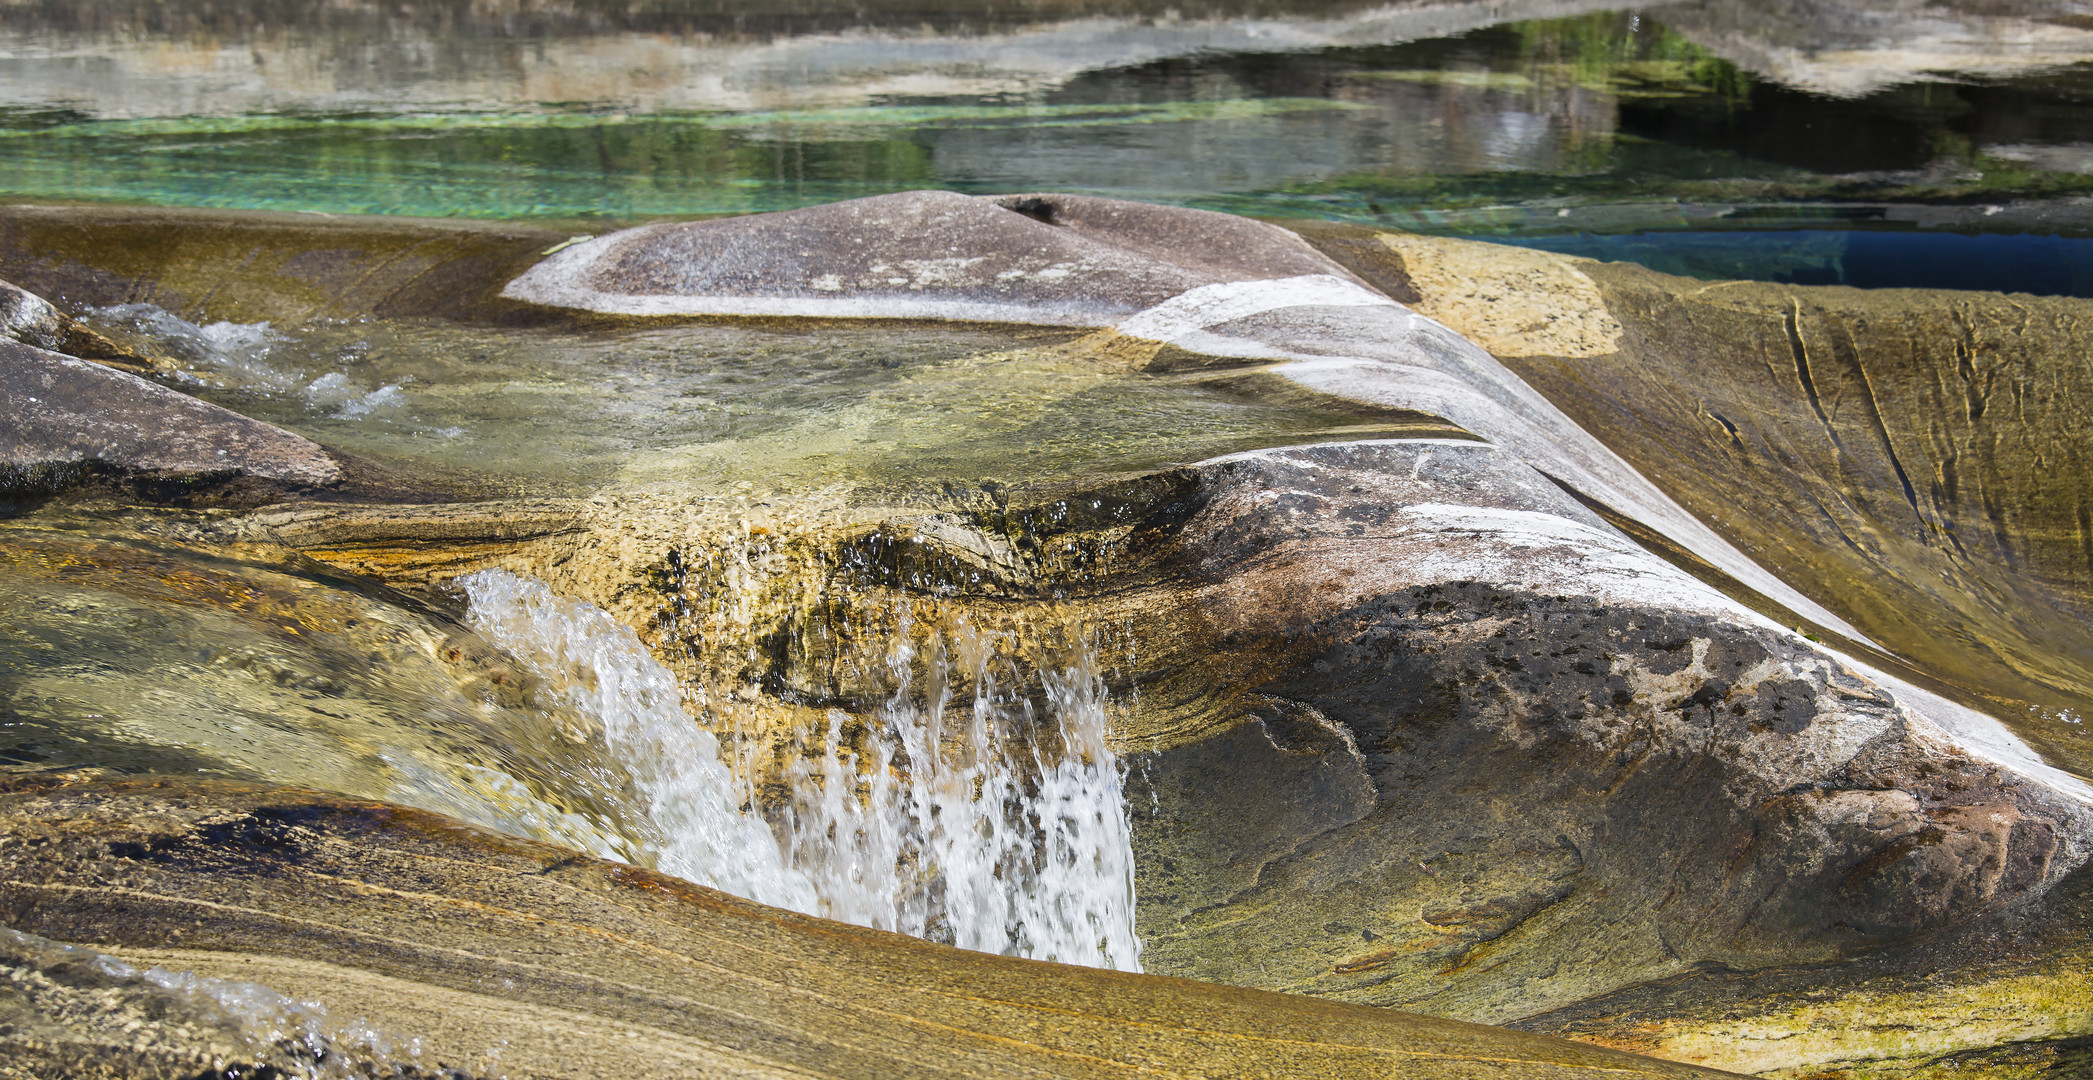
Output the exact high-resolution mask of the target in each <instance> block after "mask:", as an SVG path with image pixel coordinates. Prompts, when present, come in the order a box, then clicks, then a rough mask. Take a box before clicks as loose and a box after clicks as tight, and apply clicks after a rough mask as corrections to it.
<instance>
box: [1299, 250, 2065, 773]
mask: <svg viewBox="0 0 2093 1080" xmlns="http://www.w3.org/2000/svg"><path fill="white" fill-rule="evenodd" d="M1367 235H1369V236H1371V235H1372V234H1367ZM1370 242H1371V243H1372V244H1373V245H1374V247H1375V248H1377V249H1378V251H1375V250H1370V249H1365V248H1356V247H1341V248H1340V247H1333V250H1338V251H1341V252H1342V253H1344V254H1346V257H1347V259H1348V261H1349V262H1351V264H1352V265H1353V266H1354V267H1355V268H1358V269H1360V270H1362V271H1364V272H1367V273H1369V274H1370V275H1372V274H1376V273H1377V274H1378V276H1377V281H1378V282H1379V284H1380V285H1381V286H1382V287H1383V288H1387V289H1390V290H1393V291H1397V292H1405V291H1407V293H1408V294H1410V295H1412V296H1414V299H1413V301H1412V302H1413V304H1414V305H1415V306H1416V307H1417V308H1418V309H1419V310H1421V311H1425V312H1428V313H1430V314H1432V315H1433V316H1435V317H1437V318H1440V319H1442V320H1444V321H1446V322H1447V323H1448V324H1449V325H1451V326H1453V327H1455V328H1457V329H1460V330H1461V331H1463V332H1464V333H1466V334H1468V335H1470V336H1471V337H1472V338H1473V339H1474V340H1476V341H1477V342H1479V343H1480V344H1482V345H1484V346H1485V347H1486V348H1488V349H1490V350H1491V351H1492V352H1493V353H1495V354H1496V355H1498V356H1499V357H1502V358H1503V359H1504V360H1505V362H1506V363H1507V364H1508V365H1509V366H1511V367H1512V368H1513V369H1514V370H1516V371H1518V372H1519V373H1520V375H1521V377H1522V378H1524V379H1525V380H1526V381H1527V382H1528V383H1530V384H1531V385H1533V386H1534V387H1536V388H1537V389H1539V390H1541V391H1542V392H1543V393H1546V394H1547V395H1548V396H1549V398H1550V400H1551V401H1553V402H1554V403H1556V404H1558V405H1560V406H1561V407H1562V408H1563V409H1564V410H1565V411H1566V412H1568V413H1569V414H1570V415H1571V416H1573V417H1575V418H1576V420H1577V421H1578V423H1579V424H1580V425H1581V426H1582V427H1583V428H1585V429H1586V430H1589V431H1591V432H1593V433H1595V434H1597V435H1598V436H1599V437H1600V438H1602V439H1604V440H1605V441H1606V442H1607V443H1608V445H1609V446H1611V447H1613V448H1614V449H1616V450H1618V451H1619V452H1620V453H1621V454H1622V455H1623V456H1624V457H1625V458H1627V460H1629V461H1630V462H1633V463H1634V464H1635V465H1636V466H1637V467H1638V468H1639V469H1640V470H1641V471H1642V472H1643V474H1644V475H1647V476H1649V477H1650V478H1651V479H1653V480H1654V481H1655V482H1656V483H1657V484H1658V485H1659V486H1661V487H1663V488H1664V489H1665V491H1666V492H1667V493H1669V494H1670V495H1672V496H1673V497H1674V498H1676V499H1678V500H1679V502H1680V503H1681V504H1682V505H1684V506H1687V507H1689V508H1691V509H1692V510H1693V511H1694V512H1695V513H1696V515H1697V516H1698V517H1699V518H1700V519H1701V520H1704V521H1706V522H1708V523H1709V524H1710V525H1711V526H1713V527H1714V528H1715V529H1716V530H1718V531H1720V532H1721V533H1723V534H1724V535H1725V536H1726V537H1728V538H1729V539H1730V540H1731V541H1732V542H1734V543H1736V544H1737V545H1738V546H1739V547H1740V548H1741V549H1743V550H1744V551H1747V552H1750V553H1752V554H1753V555H1754V557H1755V558H1756V559H1757V560H1758V561H1759V562H1761V563H1762V564H1768V565H1771V566H1773V567H1775V568H1777V569H1778V570H1779V572H1780V573H1781V574H1782V576H1783V577H1784V578H1785V579H1786V580H1787V581H1789V582H1790V583H1792V584H1794V585H1796V586H1797V587H1798V588H1800V589H1801V590H1802V591H1804V592H1805V593H1808V594H1810V595H1812V596H1813V597H1816V598H1818V599H1820V600H1821V602H1823V603H1824V604H1825V605H1826V606H1828V607H1829V608H1831V609H1832V610H1834V611H1837V612H1838V613H1839V614H1840V615H1841V616H1842V617H1843V618H1844V619H1846V620H1847V621H1848V622H1850V623H1851V624H1852V625H1853V626H1855V627H1857V628H1859V629H1860V630H1861V631H1862V632H1863V633H1865V634H1867V635H1868V636H1869V638H1871V639H1872V640H1873V641H1874V642H1875V643H1876V644H1878V645H1879V646H1880V647H1881V648H1882V649H1884V650H1886V651H1887V655H1886V656H1884V657H1883V660H1884V661H1885V662H1899V663H1900V666H1904V667H1906V669H1907V670H1915V671H1917V672H1920V673H1923V675H1925V676H1927V677H1930V678H1932V679H1936V680H1941V681H1942V682H1944V683H1946V684H1948V685H1949V686H1951V687H1954V688H1957V689H1958V690H1959V692H1960V693H1962V694H1964V695H1967V696H1968V698H1967V699H1968V700H1970V701H1972V702H1977V703H1980V704H1981V706H1982V707H1983V708H1985V709H1987V710H1988V711H1992V712H1994V713H1995V714H1996V715H1997V716H1998V717H1999V718H2000V719H2001V720H2003V721H2005V723H2006V724H2007V725H2008V726H2009V727H2011V728H2012V729H2013V731H2014V732H2015V733H2016V734H2017V735H2019V736H2020V737H2021V738H2022V739H2024V740H2026V741H2027V742H2028V743H2029V744H2030V745H2031V746H2033V747H2035V748H2036V749H2038V750H2039V751H2041V752H2042V754H2043V755H2044V756H2045V757H2046V758H2047V759H2048V760H2049V761H2050V762H2051V763H2053V764H2055V765H2057V766H2059V767H2061V768H2065V769H2069V770H2072V771H2074V772H2077V773H2078V774H2079V775H2081V776H2084V775H2086V774H2087V773H2088V772H2093V743H2089V742H2088V739H2089V736H2088V734H2087V729H2086V726H2085V724H2084V723H2083V718H2084V717H2085V716H2086V714H2087V711H2088V709H2089V708H2093V669H2089V667H2088V663H2089V658H2093V638H2089V637H2088V635H2087V632H2086V618H2087V611H2088V604H2089V600H2088V597H2089V595H2093V593H2089V589H2093V555H2089V549H2088V548H2087V546H2086V538H2087V535H2088V533H2087V529H2086V525H2085V521H2086V509H2085V496H2084V488H2085V484H2084V477H2085V476H2086V474H2087V469H2088V467H2089V465H2088V463H2087V461H2086V460H2085V452H2084V447H2083V446H2082V445H2081V442H2080V440H2079V439H2078V438H2077V432H2078V431H2079V430H2080V428H2081V426H2082V420H2083V417H2084V415H2085V413H2086V410H2087V407H2088V389H2087V381H2086V378H2085V374H2086V369H2085V363H2084V357H2085V354H2086V350H2087V348H2088V345H2089V344H2093V302H2088V301H2086V300H2080V299H2073V298H2068V297H2034V296H2022V295H2011V296H2009V295H2002V294H1996V293H1977V292H1970V293H1954V292H1940V291H1917V290H1873V291H1864V290H1857V289H1843V288H1811V287H1796V286H1782V285H1773V284H1761V283H1752V282H1720V283H1709V282H1702V281H1692V280H1687V279H1683V278H1675V277H1669V276H1666V275H1662V274H1655V273H1652V272H1650V271H1647V270H1644V269H1642V268H1640V267H1637V266H1634V265H1632V264H1626V263H1596V262H1592V261H1589V260H1582V259H1569V258H1563V257H1559V256H1555V255H1550V254H1545V253H1538V252H1526V251H1519V250H1516V249H1507V248H1503V247H1499V246H1496V245H1487V244H1471V243H1462V242H1459V241H1447V240H1432V239H1425V238H1420V237H1406V236H1400V235H1395V234H1380V235H1379V236H1378V237H1377V238H1373V239H1371V241H1370ZM1345 243H1347V244H1348V243H1350V241H1349V240H1347V241H1345ZM1377 260H1378V261H1377ZM1374 267H1378V268H1379V269H1378V271H1375V270H1374V269H1372V268H1374ZM1805 617H1806V616H1805Z"/></svg>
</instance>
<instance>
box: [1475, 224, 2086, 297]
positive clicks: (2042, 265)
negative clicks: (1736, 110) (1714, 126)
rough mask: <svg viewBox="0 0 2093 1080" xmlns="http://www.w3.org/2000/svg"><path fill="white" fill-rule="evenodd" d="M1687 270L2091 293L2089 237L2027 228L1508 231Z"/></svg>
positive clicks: (1549, 246)
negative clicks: (1988, 230)
mask: <svg viewBox="0 0 2093 1080" xmlns="http://www.w3.org/2000/svg"><path fill="white" fill-rule="evenodd" d="M1510 239H1512V240H1513V242H1514V243H1518V244H1521V245H1523V246H1527V247H1537V248H1543V249H1546V250H1548V251H1559V252H1562V253H1564V254H1567V255H1582V256H1585V257H1587V258H1594V259H1602V260H1606V261H1608V262H1633V263H1641V264H1642V265H1644V266H1647V267H1650V268H1651V269H1653V270H1662V271H1664V272H1666V273H1670V274H1683V275H1685V276H1687V277H1697V278H1705V279H1708V280H1717V281H1719V280H1724V279H1734V278H1745V279H1750V280H1757V281H1782V282H1789V283H1792V284H1796V285H1852V286H1855V287H1858V288H1863V289H1991V290H1996V291H1998V292H2017V293H2032V294H2034V295H2036V296H2079V297H2093V239H2086V238H2083V237H2067V236H2054V235H2044V234H2039V233H2037V234H2027V233H1957V232H1916V231H1877V230H1870V229H1847V230H1833V229H1776V230H1766V231H1730V232H1710V231H1700V230H1682V231H1677V232H1640V233H1628V234H1625V235H1616V236H1605V235H1598V234H1593V233H1580V234H1576V235H1570V236H1519V237H1514V238H1510Z"/></svg>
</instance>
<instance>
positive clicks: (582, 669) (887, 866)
mask: <svg viewBox="0 0 2093 1080" xmlns="http://www.w3.org/2000/svg"><path fill="white" fill-rule="evenodd" d="M458 584H459V585H460V586H461V587H462V588H463V589H464V590H465V592H466V594H467V596H468V597H469V598H470V601H471V607H470V609H469V613H468V618H469V620H470V622H471V623H472V625H473V627H474V629H476V630H478V631H479V632H480V633H481V634H482V635H483V636H485V637H487V638H488V639H489V640H490V641H492V642H494V643H495V644H496V645H498V646H500V647H501V648H502V649H503V650H504V651H506V652H508V653H509V654H510V655H512V656H513V657H515V658H516V659H517V660H518V661H519V662H521V663H522V664H523V665H524V666H525V667H527V668H528V669H529V670H530V671H531V673H532V674H533V675H534V676H535V677H537V678H538V679H539V680H541V683H542V685H541V686H540V688H539V690H538V693H539V694H540V695H541V698H543V699H548V700H547V703H548V704H556V705H558V706H560V707H563V708H567V709H572V710H575V711H577V712H579V713H581V714H583V715H585V716H587V717H590V718H591V719H593V720H594V721H595V722H596V723H597V724H598V725H599V726H600V729H601V732H602V735H601V738H602V742H603V747H602V749H603V750H604V751H605V754H606V756H607V757H608V758H609V759H611V760H613V761H615V762H616V763H617V764H618V766H619V767H620V768H622V769H623V770H625V771H626V772H627V773H629V774H630V779H631V786H632V787H633V788H634V789H635V795H636V798H635V799H634V800H633V803H634V805H632V806H631V807H629V808H628V812H627V813H625V814H624V815H623V817H622V818H621V819H620V820H619V821H617V822H611V823H604V827H605V828H608V829H610V830H612V831H614V832H616V833H617V834H618V836H617V838H615V839H613V840H610V841H608V842H607V844H596V845H591V844H590V843H589V840H590V838H591V837H592V836H594V835H596V831H597V824H598V823H592V822H588V821H585V820H583V819H580V818H578V817H576V816H574V815H566V816H563V817H548V815H547V812H546V811H545V810H544V809H539V808H540V807H543V804H542V803H538V802H537V801H536V800H534V799H528V798H523V797H521V796H518V795H516V793H514V792H510V791H508V790H507V789H506V788H503V787H501V786H500V785H499V784H498V783H497V784H494V785H492V786H490V785H488V784H485V783H478V784H472V785H461V784H451V785H449V786H448V787H445V788H443V789H442V790H443V791H445V792H451V793H452V794H451V797H454V798H457V799H459V800H461V801H463V802H464V803H465V805H467V807H468V808H477V807H480V806H481V805H482V804H483V803H486V802H489V801H490V800H491V801H494V802H497V803H499V804H500V806H501V808H502V809H501V810H498V811H495V813H499V812H507V813H509V814H511V815H514V814H516V813H518V812H523V813H526V814H527V815H528V821H527V822H526V824H527V825H529V826H530V828H531V831H533V832H538V833H544V832H548V831H551V832H554V833H555V834H556V835H555V836H554V837H550V838H555V839H561V840H563V841H565V842H569V843H573V844H575V845H576V846H580V847H583V848H584V850H592V851H598V853H601V851H602V849H603V848H604V847H606V846H607V847H609V848H611V849H615V850H617V851H619V852H620V853H622V854H623V855H624V856H625V857H627V858H629V859H630V861H634V862H638V863H641V864H643V865H649V866H652V867H655V868H657V869H660V870H662V871H664V872H666V873H670V874H674V875H676V876H678V877H682V878H685V879H687V880H690V881H695V882H697V883H699V884H703V885H710V886H712V887H715V888H719V889H723V890H725V891H728V892H732V893H735V894H736V895H739V896H744V897H747V898H749V899H752V900H756V901H759V902H762V903H767V904H772V905H775V906H779V907H786V908H791V909H793V910H796V911H802V912H806V913H808V914H813V915H822V916H825V917H828V918H834V919H840V920H843V921H845V922H853V923H858V924H860V925H864V926H872V927H878V928H881V929H887V930H896V931H899V932H902V933H909V934H915V935H917V936H921V937H927V938H931V939H934V940H942V941H947V942H950V943H952V944H955V945H958V946H960V947H962V948H969V949H978V950H982V951H986V952H999V953H1009V954H1012V955H1017V956H1028V957H1034V958H1038V959H1051V960H1059V961H1061V962H1063V963H1071V964H1085V965H1090V966H1103V967H1116V968H1120V969H1123V970H1139V957H1140V944H1139V942H1138V940H1137V939H1136V938H1135V937H1134V930H1133V926H1134V922H1133V915H1134V897H1133V854H1132V840H1131V836H1130V832H1129V825H1128V822H1127V815H1126V800H1125V794H1124V791H1123V789H1122V785H1121V779H1120V772H1119V763H1118V760H1117V759H1116V758H1115V757H1114V756H1113V754H1112V752H1111V750H1110V748H1109V747H1108V746H1107V745H1106V743H1105V729H1106V713H1105V700H1104V682H1103V679H1102V677H1101V676H1100V675H1099V673H1098V671H1097V667H1096V663H1095V660H1094V659H1093V658H1092V656H1091V654H1090V652H1089V650H1088V648H1087V646H1084V645H1081V644H1080V643H1079V644H1078V645H1077V646H1075V647H1073V648H1071V649H1069V650H1066V651H1065V655H1060V656H1058V657H1056V658H1055V660H1054V662H1053V663H1051V664H1046V665H1043V669H1042V670H1041V671H1040V682H1041V686H1040V696H1041V697H1043V699H1044V703H1045V711H1044V714H1043V715H1037V714H1036V711H1035V709H1034V706H1033V699H1032V696H1031V695H1030V694H1026V693H1017V692H1014V691H1013V690H1012V689H1011V688H1010V687H1007V686H1004V685H1002V684H1001V683H1000V682H999V680H998V678H997V675H996V673H997V671H998V670H1001V669H1000V668H999V667H998V664H999V663H1002V661H999V660H998V654H997V649H998V648H999V647H1001V646H1002V645H1003V644H1006V643H1005V642H1003V641H1002V640H1001V639H999V638H997V637H996V636H995V635H988V634H981V633H974V632H971V631H957V632H954V633H953V634H949V635H944V636H937V637H934V638H933V640H934V641H935V642H936V643H937V647H936V648H935V649H933V650H932V651H931V653H930V654H929V655H927V656H918V655H917V651H916V649H915V648H914V646H912V645H910V644H909V641H908V638H907V633H906V620H905V619H904V630H903V632H902V633H901V634H900V635H899V636H897V637H896V639H895V640H894V642H893V643H892V645H891V651H890V652H889V654H888V655H887V656H886V657H885V663H886V665H887V666H888V669H889V670H890V672H891V673H892V676H893V679H894V681H895V685H896V688H895V689H894V691H893V693H892V695H891V696H890V697H889V699H888V700H887V702H886V703H885V705H884V707H882V708H881V709H879V710H877V711H876V713H875V714H874V715H872V716H871V717H870V718H869V725H868V727H869V731H868V732H867V733H866V734H865V735H864V736H863V737H862V739H861V740H856V741H854V740H852V739H850V738H846V735H845V728H846V726H847V723H848V721H849V719H850V718H849V717H847V716H846V715H845V714H843V713H841V712H840V711H835V712H831V713H830V714H829V716H828V718H827V722H826V724H825V726H824V727H822V728H821V729H820V730H816V731H806V732H801V733H800V738H799V745H798V747H797V749H798V750H800V751H801V752H800V754H799V755H798V756H797V757H796V758H795V759H794V761H793V764H792V765H791V766H790V767H789V768H788V769H787V771H786V774H785V779H786V780H787V781H788V783H789V786H790V792H791V793H790V798H789V804H788V805H787V806H785V807H782V808H779V810H780V813H779V814H778V815H777V816H778V817H779V818H780V821H779V823H778V827H777V828H776V829H775V830H774V829H773V826H772V823H771V822H769V821H767V820H766V819H765V818H764V816H762V814H761V813H760V812H758V811H757V810H756V809H755V808H756V807H757V805H758V792H757V790H756V787H755V785H754V782H753V779H752V778H751V777H749V776H748V775H746V774H744V775H742V776H739V777H737V776H736V775H735V772H734V770H732V769H730V768H729V767H728V766H727V765H726V764H725V763H723V761H722V746H721V743H720V739H719V738H718V737H717V736H716V735H714V733H712V732H710V731H706V730H705V729H704V728H702V727H701V726H700V725H699V724H698V722H697V721H696V720H695V719H693V718H692V717H691V716H690V714H689V713H688V712H686V711H685V710H684V708H683V704H682V692H681V689H680V688H679V687H678V686H677V684H676V680H675V677H674V676H673V675H672V674H671V673H670V672H669V671H668V669H667V668H665V667H663V666H662V665H661V663H660V662H659V661H658V660H656V659H655V658H654V657H653V656H652V655H651V654H649V653H648V652H647V650H646V648H645V646H644V645H642V644H641V643H640V641H639V638H638V637H637V636H636V635H634V634H633V633H632V631H631V630H629V629H627V628H626V627H624V626H623V625H621V624H619V623H618V622H617V621H616V620H614V619H612V618H611V617H610V616H609V615H608V614H606V613H605V612H603V611H602V610H601V609H599V608H596V607H594V606H592V605H589V604H587V603H583V602H581V601H578V600H570V599H566V598H563V597H560V596H557V595H555V594H554V593H553V592H552V590H551V589H549V588H547V587H546V586H545V585H544V584H543V583H542V582H539V581H536V580H534V579H531V578H526V577H521V576H518V575H515V574H510V573H507V572H505V571H500V570H483V571H480V572H478V573H474V574H470V575H467V576H466V577H463V578H461V579H459V582H458ZM1078 641H1079V642H1080V635H1078ZM1004 659H1006V660H1007V657H1006V658H1004ZM919 669H920V670H919ZM961 683H964V684H966V685H968V686H971V687H972V690H971V695H970V697H968V698H967V699H966V700H963V701H956V700H955V698H954V696H953V693H954V692H953V689H952V688H953V687H954V686H955V685H957V684H961ZM962 710H963V711H964V715H966V716H967V717H969V720H968V723H967V726H966V728H965V730H963V731H957V732H949V733H948V732H947V731H945V730H944V725H945V723H946V719H947V716H948V714H952V713H957V712H960V711H962ZM764 745H766V746H767V744H764ZM595 786H596V787H598V788H602V787H604V786H606V785H603V784H600V783H598V784H596V785H595ZM479 812H480V814H481V816H488V815H489V813H490V812H489V811H486V810H480V811H479ZM562 831H564V832H562ZM566 834H571V839H570V838H569V836H568V835H566Z"/></svg>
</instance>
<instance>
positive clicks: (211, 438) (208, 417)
mask: <svg viewBox="0 0 2093 1080" xmlns="http://www.w3.org/2000/svg"><path fill="white" fill-rule="evenodd" d="M0 416H5V417H6V418H7V419H6V422H5V424H4V425H0V466H4V467H5V468H6V469H7V470H8V471H9V472H10V473H11V474H12V476H13V480H12V483H13V484H15V485H20V486H26V487H44V486H66V485H67V484H68V483H69V482H70V481H68V480H67V477H73V476H79V475H85V474H86V472H87V471H90V470H99V471H106V472H110V473H115V474H117V475H122V476H129V477H138V478H143V479H149V480H166V481H177V482H197V481H214V480H223V479H229V478H234V477H248V478H253V479H257V480H267V481H275V482H278V483H281V484H288V485H293V486H300V487H324V486H327V485H330V484H333V483H335V482H337V481H339V480H340V479H341V477H342V467H341V465H340V463H338V462H336V461H335V460H334V459H333V458H332V457H330V456H329V455H328V453H327V451H325V450H323V449H321V448H320V446H319V445H318V444H316V443H314V442H312V441H311V440H309V439H306V438H304V437H302V436H299V435H294V434H292V433H290V432H288V431H285V430H283V429H281V428H278V427H274V426H271V425H269V424H264V423H262V422H260V421H258V420H250V419H248V418H247V417H244V416H241V415H240V414H238V413H235V412H233V411H231V410H229V409H224V408H220V407H219V406H216V405H212V404H210V403H208V402H203V401H198V400H197V399H195V398H192V397H189V396H187V395H185V394H180V393H177V392H175V391H173V390H169V389H167V388H166V387H163V386H160V385H158V384H157V383H152V382H148V381H146V380H145V379H141V378H139V377H137V376H135V375H130V374H126V373H124V372H121V371H115V370H111V369H110V368H108V367H105V366H103V365H100V364H94V363H89V362H87V361H85V360H78V359H75V358H73V357H69V356H61V355H59V354H57V353H53V352H46V351H44V350H42V349H38V348H31V347H29V346H27V345H20V344H15V343H12V342H0Z"/></svg>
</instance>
